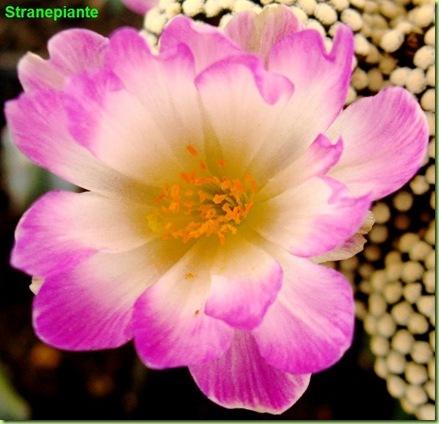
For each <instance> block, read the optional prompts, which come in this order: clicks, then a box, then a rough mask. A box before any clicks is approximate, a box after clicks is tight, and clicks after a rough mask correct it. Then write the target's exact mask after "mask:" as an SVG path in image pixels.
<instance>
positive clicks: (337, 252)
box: [312, 212, 375, 263]
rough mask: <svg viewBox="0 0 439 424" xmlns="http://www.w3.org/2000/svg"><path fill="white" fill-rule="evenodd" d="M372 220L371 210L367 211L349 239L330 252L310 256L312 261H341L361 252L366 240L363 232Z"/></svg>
mask: <svg viewBox="0 0 439 424" xmlns="http://www.w3.org/2000/svg"><path fill="white" fill-rule="evenodd" d="M374 222H375V219H374V217H373V214H372V212H369V214H368V215H367V217H366V219H365V221H364V222H363V225H362V226H361V228H360V229H359V230H358V232H357V233H356V234H354V235H353V236H352V237H351V238H350V239H349V240H347V241H346V242H345V243H343V244H342V245H341V246H340V247H338V248H336V249H334V250H331V251H330V252H328V253H325V254H323V255H321V256H315V257H314V258H312V261H313V262H314V263H322V262H327V261H341V260H343V259H349V258H351V257H352V256H354V255H356V254H357V253H359V252H361V251H362V250H363V247H364V245H365V243H366V242H367V240H366V238H365V237H364V236H363V234H367V233H368V232H369V231H370V230H371V228H372V226H373V224H374Z"/></svg>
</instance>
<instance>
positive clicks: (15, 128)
mask: <svg viewBox="0 0 439 424" xmlns="http://www.w3.org/2000/svg"><path fill="white" fill-rule="evenodd" d="M6 117H7V121H8V125H9V128H10V130H11V135H12V138H13V141H14V142H15V144H16V145H17V146H18V148H19V149H20V150H21V151H22V152H23V153H24V154H25V155H26V156H27V157H28V158H29V159H31V160H32V161H33V162H35V163H36V164H38V165H40V166H42V167H44V168H46V169H48V170H49V171H51V172H53V173H55V174H57V175H58V176H60V177H62V178H64V179H66V180H68V181H70V182H72V183H73V184H76V185H78V186H80V187H83V188H85V189H88V190H93V191H96V192H99V193H105V194H108V193H126V192H127V191H128V190H132V191H133V190H134V189H136V190H138V192H139V195H140V193H141V192H142V191H143V190H144V189H145V188H144V187H143V186H141V185H140V184H138V183H136V182H134V181H133V180H131V179H129V178H127V177H124V176H123V175H121V174H119V173H118V172H116V171H114V170H111V169H110V168H108V167H106V166H105V165H104V164H102V163H100V162H99V161H97V160H96V159H95V158H94V157H93V156H92V155H91V154H90V153H89V152H88V151H87V150H86V149H84V148H83V147H82V146H80V145H79V144H78V143H77V142H76V141H75V140H74V139H73V138H72V136H71V134H70V132H69V121H68V117H67V114H66V111H65V96H64V95H63V94H62V93H59V92H56V91H54V90H38V91H34V92H32V93H25V94H22V95H21V96H20V97H19V98H18V99H16V100H13V101H9V102H7V103H6ZM136 193H137V191H136Z"/></svg>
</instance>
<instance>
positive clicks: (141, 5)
mask: <svg viewBox="0 0 439 424" xmlns="http://www.w3.org/2000/svg"><path fill="white" fill-rule="evenodd" d="M122 2H123V4H124V5H125V6H126V7H128V9H131V10H132V11H133V12H136V13H138V14H139V15H144V14H145V13H146V12H148V10H149V9H152V8H153V7H155V6H156V4H157V3H158V0H122Z"/></svg>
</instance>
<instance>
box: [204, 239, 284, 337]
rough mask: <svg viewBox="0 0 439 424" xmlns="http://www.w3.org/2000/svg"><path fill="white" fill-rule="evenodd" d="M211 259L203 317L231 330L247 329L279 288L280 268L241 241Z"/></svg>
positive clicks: (256, 319) (260, 319) (235, 242)
mask: <svg viewBox="0 0 439 424" xmlns="http://www.w3.org/2000/svg"><path fill="white" fill-rule="evenodd" d="M233 244H234V245H233V247H225V249H224V250H227V253H224V254H222V255H221V256H220V257H219V258H218V259H216V260H215V264H214V265H213V268H212V271H211V284H212V285H211V288H210V293H209V298H208V299H207V303H206V307H205V312H206V314H208V315H210V316H212V317H215V318H218V319H221V320H223V321H225V322H227V324H229V325H231V326H232V327H235V328H241V329H251V328H254V327H256V326H257V325H258V324H259V323H260V322H261V321H262V319H263V317H264V315H265V313H266V311H267V309H268V307H269V306H270V305H271V304H272V303H273V302H274V300H275V299H276V295H277V293H278V291H279V290H280V287H281V285H282V268H281V267H280V265H279V264H278V263H277V262H276V260H274V259H273V258H272V257H271V256H270V255H269V254H267V253H266V252H265V251H264V250H262V249H260V248H258V247H257V246H255V245H253V244H251V243H249V242H247V241H245V240H244V239H242V240H240V241H239V242H238V241H236V240H233Z"/></svg>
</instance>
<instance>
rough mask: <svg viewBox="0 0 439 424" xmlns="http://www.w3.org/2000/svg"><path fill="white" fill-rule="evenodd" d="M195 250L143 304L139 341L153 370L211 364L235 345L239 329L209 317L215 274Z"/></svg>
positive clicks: (138, 311)
mask: <svg viewBox="0 0 439 424" xmlns="http://www.w3.org/2000/svg"><path fill="white" fill-rule="evenodd" d="M201 257H202V256H201V254H200V250H199V249H198V248H196V247H195V248H193V249H192V250H190V251H189V252H188V253H187V254H186V255H185V256H184V257H183V258H182V259H181V260H180V261H179V262H178V263H177V264H176V265H175V266H174V267H172V268H171V269H170V270H169V271H168V272H167V273H166V274H165V275H163V277H162V278H160V280H159V281H157V283H156V284H154V285H153V286H152V287H150V288H149V289H147V290H146V291H145V293H144V294H143V295H142V296H141V297H140V299H139V300H138V301H137V303H136V306H135V311H134V320H133V328H134V341H135V345H136V349H137V352H138V354H139V356H140V357H141V358H142V361H143V362H145V364H146V365H148V366H149V367H152V368H169V367H179V366H185V365H192V364H196V363H199V362H203V361H209V360H212V359H215V358H217V357H218V356H220V355H221V354H222V353H223V352H224V351H225V350H226V349H227V348H228V346H229V345H230V343H231V339H232V334H233V330H232V329H231V328H230V327H229V326H227V325H226V324H225V323H223V322H222V321H219V320H216V319H214V318H211V317H209V316H207V315H205V314H204V312H203V306H204V303H205V300H206V297H207V293H208V290H209V274H208V271H207V269H204V268H203V266H202V264H200V261H202V259H201Z"/></svg>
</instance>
